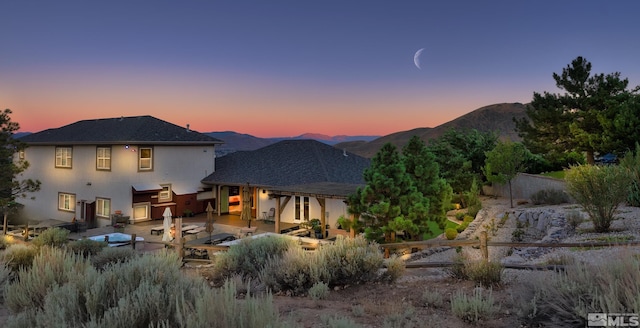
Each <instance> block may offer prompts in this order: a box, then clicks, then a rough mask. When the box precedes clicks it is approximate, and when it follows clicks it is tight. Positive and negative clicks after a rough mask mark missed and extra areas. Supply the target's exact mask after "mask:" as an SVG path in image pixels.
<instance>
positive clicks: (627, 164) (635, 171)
mask: <svg viewBox="0 0 640 328" xmlns="http://www.w3.org/2000/svg"><path fill="white" fill-rule="evenodd" d="M620 166H622V167H624V168H625V169H627V170H628V171H629V175H630V180H631V181H630V183H629V191H628V196H627V204H629V205H631V206H635V207H640V143H638V142H636V147H635V151H630V152H628V153H627V154H625V155H624V157H622V159H621V160H620Z"/></svg>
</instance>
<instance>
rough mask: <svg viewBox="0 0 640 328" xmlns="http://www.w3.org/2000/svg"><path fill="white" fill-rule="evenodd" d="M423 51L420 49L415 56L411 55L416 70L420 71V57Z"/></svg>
mask: <svg viewBox="0 0 640 328" xmlns="http://www.w3.org/2000/svg"><path fill="white" fill-rule="evenodd" d="M423 51H424V48H420V49H418V51H416V54H415V55H413V63H414V64H415V65H416V67H417V68H418V69H422V68H421V67H420V55H421V54H422V52H423Z"/></svg>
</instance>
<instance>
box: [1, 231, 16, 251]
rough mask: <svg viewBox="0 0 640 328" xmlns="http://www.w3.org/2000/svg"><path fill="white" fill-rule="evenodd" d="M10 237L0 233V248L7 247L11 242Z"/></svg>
mask: <svg viewBox="0 0 640 328" xmlns="http://www.w3.org/2000/svg"><path fill="white" fill-rule="evenodd" d="M12 239H13V238H12V237H10V236H7V235H0V250H3V249H7V247H9V246H10V245H11V244H12Z"/></svg>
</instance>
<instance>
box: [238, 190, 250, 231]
mask: <svg viewBox="0 0 640 328" xmlns="http://www.w3.org/2000/svg"><path fill="white" fill-rule="evenodd" d="M249 197H251V196H249V183H247V186H246V187H244V188H242V214H241V215H240V218H241V219H242V220H247V222H248V223H247V227H248V228H251V199H250V198H249Z"/></svg>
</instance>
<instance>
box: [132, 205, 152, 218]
mask: <svg viewBox="0 0 640 328" xmlns="http://www.w3.org/2000/svg"><path fill="white" fill-rule="evenodd" d="M150 209H151V204H150V203H138V204H133V219H134V220H140V219H149V212H150Z"/></svg>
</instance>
